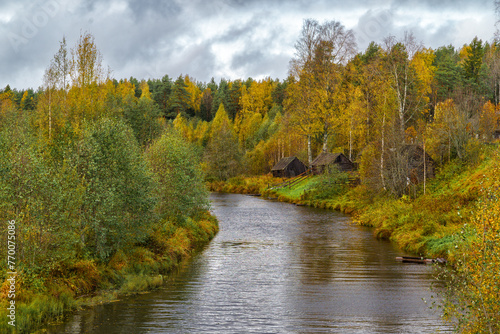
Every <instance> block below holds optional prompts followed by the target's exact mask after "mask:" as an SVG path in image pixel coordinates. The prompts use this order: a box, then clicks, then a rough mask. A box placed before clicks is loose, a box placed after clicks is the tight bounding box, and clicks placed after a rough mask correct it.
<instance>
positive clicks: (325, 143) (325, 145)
mask: <svg viewBox="0 0 500 334" xmlns="http://www.w3.org/2000/svg"><path fill="white" fill-rule="evenodd" d="M323 152H325V153H326V152H328V132H327V131H325V133H324V134H323Z"/></svg>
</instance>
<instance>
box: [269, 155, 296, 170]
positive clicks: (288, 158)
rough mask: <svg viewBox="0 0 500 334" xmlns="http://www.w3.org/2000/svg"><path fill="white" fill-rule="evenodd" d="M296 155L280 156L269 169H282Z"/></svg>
mask: <svg viewBox="0 0 500 334" xmlns="http://www.w3.org/2000/svg"><path fill="white" fill-rule="evenodd" d="M294 159H297V158H296V157H286V158H282V159H281V160H280V161H278V163H277V164H276V165H274V167H273V168H272V169H271V170H283V169H285V168H286V166H288V165H289V164H290V163H291V162H292V161H293V160H294Z"/></svg>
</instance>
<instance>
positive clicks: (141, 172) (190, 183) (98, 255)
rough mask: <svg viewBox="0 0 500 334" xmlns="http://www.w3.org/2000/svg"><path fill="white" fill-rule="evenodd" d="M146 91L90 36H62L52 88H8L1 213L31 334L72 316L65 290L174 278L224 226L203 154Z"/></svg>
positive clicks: (3, 108)
mask: <svg viewBox="0 0 500 334" xmlns="http://www.w3.org/2000/svg"><path fill="white" fill-rule="evenodd" d="M139 89H140V90H141V93H140V96H137V95H136V87H135V86H134V85H133V84H132V83H130V82H129V81H125V80H124V81H121V82H119V83H116V82H113V81H111V80H109V79H108V78H107V76H106V73H105V72H104V71H103V70H102V66H101V56H100V54H99V51H98V50H97V48H96V46H95V43H94V39H93V37H92V36H91V35H90V34H83V35H82V36H81V37H80V39H79V41H78V42H77V44H76V45H75V47H74V48H73V49H71V50H67V48H66V42H65V40H63V41H62V42H61V48H60V50H59V51H58V52H57V53H56V55H55V56H54V59H53V60H52V62H51V64H50V66H49V67H48V68H47V70H46V73H45V77H44V86H43V89H41V90H39V91H38V92H37V93H34V94H32V93H30V91H25V92H24V93H23V94H22V97H21V99H20V100H19V99H18V96H19V95H20V94H19V93H18V92H16V91H13V90H10V89H4V90H3V91H2V92H1V94H0V219H1V220H2V221H3V222H4V223H5V222H7V221H13V220H14V221H15V257H14V260H13V261H14V263H15V270H17V272H18V275H17V277H16V279H17V281H16V282H17V283H16V288H17V290H16V291H17V296H16V305H17V306H18V314H17V315H18V320H19V321H18V327H17V328H18V329H19V330H23V328H24V329H25V330H26V329H29V328H32V327H33V326H35V327H36V326H37V324H39V323H40V322H41V321H43V320H44V319H46V318H49V317H50V316H54V315H60V314H57V313H58V312H60V311H61V307H62V306H61V307H59V306H60V305H59V304H58V303H61V300H71V298H69V299H67V298H66V299H60V298H59V297H60V295H61V293H62V291H63V292H64V293H69V294H70V295H71V296H72V297H76V296H79V295H85V294H89V293H93V292H94V291H95V290H96V289H98V288H103V287H107V288H110V287H113V286H114V287H115V288H119V287H120V286H121V285H122V284H124V282H125V281H126V277H129V276H127V275H132V274H134V275H146V276H147V275H149V274H150V275H155V274H156V275H158V274H160V273H164V272H163V271H162V270H168V269H169V268H171V267H172V265H173V264H175V263H176V262H177V261H178V260H179V259H180V258H181V257H183V256H184V255H186V254H188V253H189V252H191V250H192V249H194V248H195V247H196V246H197V244H199V243H203V242H207V241H208V240H209V239H210V238H211V237H213V235H214V234H215V231H216V230H217V224H216V221H215V220H214V219H212V218H210V215H209V213H208V208H209V202H208V192H207V190H206V188H205V185H204V177H203V174H202V171H201V169H200V157H199V154H197V149H196V148H195V147H194V145H192V144H190V143H188V142H186V141H185V140H184V139H183V138H182V136H181V135H179V134H178V133H177V132H176V131H175V130H174V129H173V128H172V127H171V126H167V125H166V122H165V119H164V117H162V115H161V110H160V109H159V107H158V105H157V103H156V102H155V101H154V100H153V99H152V97H151V93H150V92H149V90H148V85H147V84H146V83H142V84H141V85H139ZM3 226H6V224H3ZM3 231H4V232H3V233H2V234H1V235H0V240H1V244H2V245H5V247H3V249H2V250H1V253H2V254H3V255H4V256H3V259H4V261H5V260H6V259H7V255H6V252H7V246H6V245H7V236H8V234H7V230H6V229H3ZM6 272H7V265H4V266H2V269H1V277H2V282H4V284H3V286H4V287H7V284H8V282H7V281H6V278H8V277H7V276H6V275H7V274H6ZM145 280H146V278H144V279H142V283H144V281H145ZM142 283H141V284H142ZM131 289H132V288H131ZM132 290H133V289H132ZM7 291H8V289H4V288H2V293H1V294H2V299H1V300H2V305H3V306H2V309H3V310H4V311H5V310H6V306H5V305H4V303H5V302H8V299H7V295H6V293H7ZM37 293H41V294H42V295H43V298H42V297H40V298H42V299H40V300H43V302H42V301H40V300H37V301H33V300H32V298H33V296H34V295H36V294H37ZM51 296H53V303H55V305H56V306H54V305H50V306H47V304H46V303H48V302H47V300H48V299H49V297H50V298H52V297H51ZM4 297H5V298H4ZM51 300H52V299H51ZM23 303H25V304H23ZM29 303H32V304H33V303H34V304H33V305H34V306H33V308H34V309H31V310H30V309H29V307H28V306H26V305H28V304H29ZM22 305H25V306H22ZM30 305H31V304H30ZM4 306H5V307H4ZM23 307H24V308H23ZM30 307H31V306H30ZM44 307H46V308H47V309H50V312H49V311H47V310H45V311H44ZM62 308H64V307H62ZM46 311H47V312H46ZM51 312H52V313H54V312H55V313H56V314H52V313H51ZM61 312H62V311H61ZM2 314H4V313H2ZM4 318H5V316H4ZM4 325H5V322H2V324H1V326H0V328H4V327H3V326H4ZM4 329H5V328H4Z"/></svg>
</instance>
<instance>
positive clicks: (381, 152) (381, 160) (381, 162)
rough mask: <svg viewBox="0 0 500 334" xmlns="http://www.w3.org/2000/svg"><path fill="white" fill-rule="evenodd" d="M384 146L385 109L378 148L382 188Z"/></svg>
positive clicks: (383, 186) (383, 182)
mask: <svg viewBox="0 0 500 334" xmlns="http://www.w3.org/2000/svg"><path fill="white" fill-rule="evenodd" d="M384 146H385V111H384V118H383V119H382V142H381V149H380V180H381V181H382V188H383V189H384V190H386V187H385V178H384Z"/></svg>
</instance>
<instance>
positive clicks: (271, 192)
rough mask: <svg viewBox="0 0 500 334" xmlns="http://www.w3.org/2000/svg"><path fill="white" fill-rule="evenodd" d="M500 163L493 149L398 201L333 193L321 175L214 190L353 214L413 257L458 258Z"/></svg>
mask: <svg viewBox="0 0 500 334" xmlns="http://www.w3.org/2000/svg"><path fill="white" fill-rule="evenodd" d="M498 162H499V158H498V156H497V154H496V153H495V151H494V150H492V149H490V150H489V153H488V152H487V153H484V154H483V155H482V156H481V159H480V162H478V163H476V164H475V165H463V164H462V163H460V162H456V161H455V162H450V163H448V164H446V165H444V166H443V167H442V168H441V169H440V170H439V171H438V172H437V176H436V178H435V179H433V180H430V181H429V182H428V183H427V187H426V192H425V194H424V193H423V189H420V190H419V192H418V193H417V196H414V197H413V198H412V197H409V196H403V197H402V198H398V199H396V198H394V197H393V196H390V195H389V194H386V193H384V192H375V191H373V190H371V189H369V188H368V187H366V186H365V185H357V186H355V187H350V186H349V185H347V184H344V185H342V186H341V187H340V188H339V187H337V188H336V189H333V188H332V184H334V183H335V182H333V183H332V182H331V181H328V180H325V179H321V178H320V177H318V176H312V177H309V178H307V179H305V180H304V181H301V182H299V183H297V184H295V185H293V186H291V187H283V188H280V189H268V187H267V185H268V184H277V183H279V182H281V181H282V180H281V179H273V178H271V177H269V176H262V177H252V178H234V179H231V180H229V181H228V182H226V183H219V184H217V186H216V187H214V186H212V189H216V190H218V191H226V192H238V193H256V192H257V190H259V191H258V192H259V193H261V194H262V195H263V196H265V197H273V198H277V199H278V200H280V201H286V202H290V203H296V204H301V205H309V206H313V207H317V208H325V209H334V210H338V211H342V212H344V213H347V214H351V215H352V216H353V219H354V220H355V221H356V222H357V223H359V224H361V225H366V226H371V227H373V228H374V234H375V236H376V237H378V238H383V239H389V240H392V241H393V242H395V243H396V244H397V246H398V247H400V248H401V249H403V250H405V251H407V252H410V253H413V254H418V255H422V256H430V257H447V258H450V259H453V257H454V249H455V248H454V246H455V241H454V237H453V236H454V235H455V233H456V232H457V231H459V230H460V229H461V228H462V226H463V225H464V224H465V223H467V222H468V221H470V219H471V217H472V215H473V213H474V212H475V211H476V209H477V203H478V201H479V200H480V198H481V196H482V189H486V188H488V187H489V186H490V183H491V180H494V179H495V178H496V177H497V176H496V175H495V172H494V167H495V165H496V164H498Z"/></svg>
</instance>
